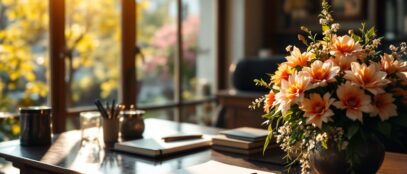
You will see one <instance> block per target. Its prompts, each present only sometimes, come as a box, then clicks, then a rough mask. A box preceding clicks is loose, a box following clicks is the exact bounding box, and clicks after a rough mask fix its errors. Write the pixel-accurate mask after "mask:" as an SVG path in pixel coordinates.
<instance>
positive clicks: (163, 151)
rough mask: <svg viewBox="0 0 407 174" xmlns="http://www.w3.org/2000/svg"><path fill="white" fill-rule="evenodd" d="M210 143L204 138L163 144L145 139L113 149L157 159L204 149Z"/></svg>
mask: <svg viewBox="0 0 407 174" xmlns="http://www.w3.org/2000/svg"><path fill="white" fill-rule="evenodd" d="M210 143H211V139H210V138H207V137H205V136H204V137H203V138H200V139H192V140H182V141H175V142H164V140H162V139H161V138H145V139H138V140H132V141H125V142H120V143H116V144H115V145H114V149H115V150H118V151H123V152H129V153H134V154H138V155H144V156H150V157H157V156H165V155H169V154H173V153H177V152H184V151H188V150H192V149H196V148H200V147H206V146H209V145H210Z"/></svg>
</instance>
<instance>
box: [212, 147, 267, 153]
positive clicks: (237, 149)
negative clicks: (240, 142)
mask: <svg viewBox="0 0 407 174" xmlns="http://www.w3.org/2000/svg"><path fill="white" fill-rule="evenodd" d="M212 149H214V150H218V151H224V152H229V153H236V154H241V155H253V154H260V153H261V152H262V151H263V148H261V147H260V148H255V149H239V148H233V147H227V146H220V145H212Z"/></svg>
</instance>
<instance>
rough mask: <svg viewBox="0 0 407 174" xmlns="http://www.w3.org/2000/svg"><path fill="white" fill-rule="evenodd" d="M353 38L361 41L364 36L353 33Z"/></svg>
mask: <svg viewBox="0 0 407 174" xmlns="http://www.w3.org/2000/svg"><path fill="white" fill-rule="evenodd" d="M352 39H353V40H355V41H356V42H360V41H361V40H362V38H361V37H360V36H358V35H356V34H353V35H352Z"/></svg>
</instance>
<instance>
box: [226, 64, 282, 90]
mask: <svg viewBox="0 0 407 174" xmlns="http://www.w3.org/2000/svg"><path fill="white" fill-rule="evenodd" d="M284 61H286V59H285V58H284V57H283V56H273V57H270V58H261V59H260V58H244V59H243V60H241V61H240V62H239V63H238V64H237V65H236V69H235V71H234V72H233V77H232V79H233V86H234V87H235V89H237V90H239V91H248V92H267V91H268V90H267V89H265V88H264V87H260V86H256V85H255V83H254V79H263V80H266V81H269V80H270V76H269V75H267V74H270V73H274V72H275V71H276V70H277V68H278V65H279V64H281V63H282V62H284Z"/></svg>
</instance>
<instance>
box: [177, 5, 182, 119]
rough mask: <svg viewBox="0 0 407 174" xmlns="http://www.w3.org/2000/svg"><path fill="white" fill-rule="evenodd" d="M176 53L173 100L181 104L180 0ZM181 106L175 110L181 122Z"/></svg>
mask: <svg viewBox="0 0 407 174" xmlns="http://www.w3.org/2000/svg"><path fill="white" fill-rule="evenodd" d="M176 47H177V48H176V49H177V51H176V52H177V53H176V57H175V83H176V84H175V102H177V103H178V104H181V103H182V101H183V98H182V91H183V89H182V74H183V67H182V60H183V55H182V0H177V46H176ZM182 120H183V119H182V106H181V105H179V107H178V108H177V112H176V121H180V122H182Z"/></svg>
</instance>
